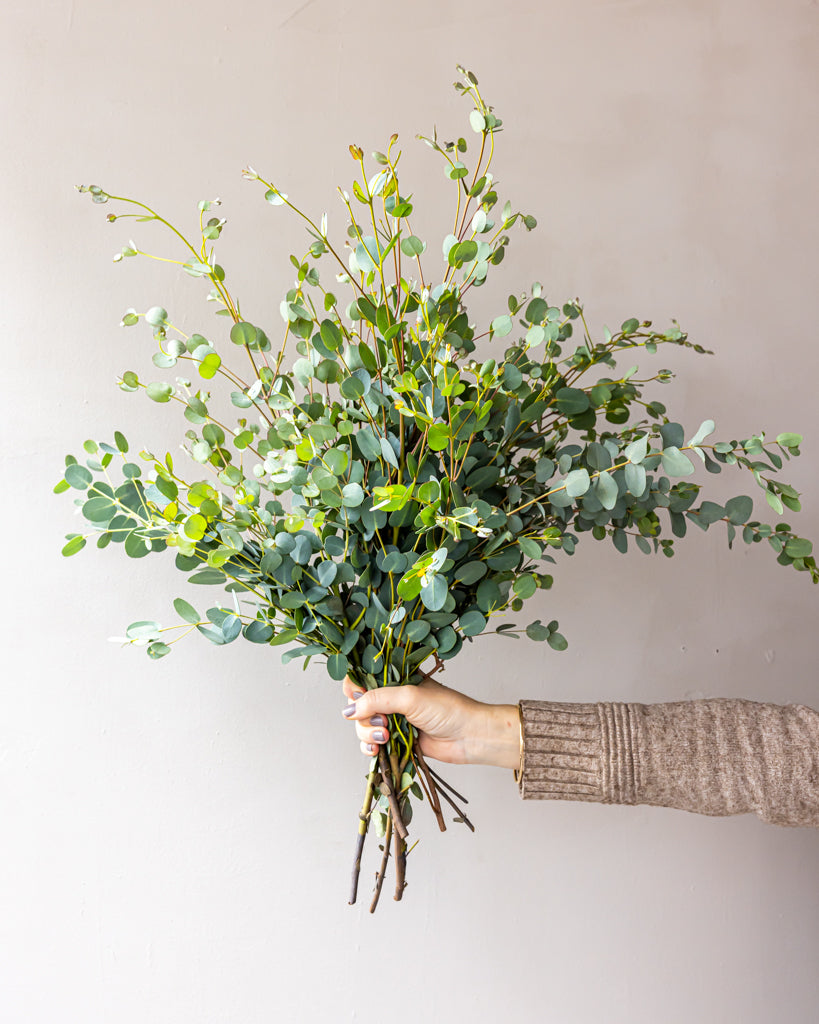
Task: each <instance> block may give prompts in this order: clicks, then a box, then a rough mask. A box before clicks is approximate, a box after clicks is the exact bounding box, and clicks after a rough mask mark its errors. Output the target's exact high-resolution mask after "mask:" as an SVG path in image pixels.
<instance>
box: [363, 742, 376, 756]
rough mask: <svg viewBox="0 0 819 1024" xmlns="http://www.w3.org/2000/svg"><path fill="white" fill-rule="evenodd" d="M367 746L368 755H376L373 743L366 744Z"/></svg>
mask: <svg viewBox="0 0 819 1024" xmlns="http://www.w3.org/2000/svg"><path fill="white" fill-rule="evenodd" d="M365 746H366V748H367V753H368V754H374V753H375V747H374V746H373V745H372V743H366V744H365Z"/></svg>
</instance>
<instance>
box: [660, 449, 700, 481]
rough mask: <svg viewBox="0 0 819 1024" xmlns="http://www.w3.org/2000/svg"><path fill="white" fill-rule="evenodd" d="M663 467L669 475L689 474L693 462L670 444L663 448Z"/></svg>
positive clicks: (691, 471)
mask: <svg viewBox="0 0 819 1024" xmlns="http://www.w3.org/2000/svg"><path fill="white" fill-rule="evenodd" d="M662 459H663V469H664V470H665V471H666V473H668V475H669V476H690V475H691V473H693V472H694V464H693V463H692V461H691V459H689V458H688V456H687V455H685V454H684V453H683V452H681V451H680V449H679V448H677V447H675V446H674V445H671V446H670V447H669V448H664V449H663V455H662Z"/></svg>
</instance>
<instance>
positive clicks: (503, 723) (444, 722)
mask: <svg viewBox="0 0 819 1024" xmlns="http://www.w3.org/2000/svg"><path fill="white" fill-rule="evenodd" d="M343 687H344V694H345V696H346V697H347V698H348V699H349V700H350V701H351V703H350V704H349V705H348V706H347V707H346V708H344V710H343V711H342V714H343V715H344V717H345V718H349V719H350V720H351V721H353V722H355V724H356V734H357V735H358V738H359V740H360V741H361V750H362V752H363V753H365V754H367V755H368V756H370V757H371V756H373V755H374V754H377V753H378V748H379V746H380V745H381V744H382V743H386V742H387V740H388V738H389V718H388V717H387V716H388V715H393V714H401V715H404V716H405V717H406V719H407V721H409V722H411V723H412V725H414V726H415V728H416V729H417V730H418V741H419V744H420V747H421V753H422V754H423V755H424V757H433V758H436V759H437V760H439V761H446V762H448V763H449V764H492V765H497V766H498V767H501V768H517V767H518V764H519V761H520V717H519V711H518V708H517V705H515V704H483V703H481V702H480V701H477V700H472V698H471V697H467V696H465V694H463V693H458V691H457V690H450V689H449V687H447V686H442V685H441V683H436V682H434V681H433V680H432V679H430V678H428V677H427V678H425V679H424V680H423V681H422V682H421V683H419V684H418V685H417V686H412V685H404V686H385V687H379V688H378V689H375V690H369V691H364V690H362V689H361V687H360V686H357V685H355V684H354V683H353V682H352V681H351V680H350V679H349V678H347V679H345V680H344V684H343Z"/></svg>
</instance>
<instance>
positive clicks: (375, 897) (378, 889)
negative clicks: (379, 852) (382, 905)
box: [370, 815, 392, 914]
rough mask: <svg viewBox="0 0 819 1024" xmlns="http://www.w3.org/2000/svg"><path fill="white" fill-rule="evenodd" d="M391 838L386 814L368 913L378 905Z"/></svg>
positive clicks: (388, 818) (390, 822) (389, 818)
mask: <svg viewBox="0 0 819 1024" xmlns="http://www.w3.org/2000/svg"><path fill="white" fill-rule="evenodd" d="M391 838H392V817H391V816H389V815H388V816H387V828H386V831H385V832H384V856H383V857H382V858H381V867H380V868H379V869H378V874H377V875H376V876H375V890H374V891H373V901H372V903H371V904H370V913H371V914H374V913H375V908H376V907H377V906H378V897H379V896H380V895H381V886H382V885H383V884H384V875H385V874H386V872H387V861H388V860H389V859H390V839H391Z"/></svg>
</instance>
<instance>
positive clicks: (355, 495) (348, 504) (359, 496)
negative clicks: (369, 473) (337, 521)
mask: <svg viewBox="0 0 819 1024" xmlns="http://www.w3.org/2000/svg"><path fill="white" fill-rule="evenodd" d="M363 500H364V490H363V488H362V486H361V484H347V485H346V486H345V487H342V489H341V504H342V505H343V506H344V507H345V508H357V507H358V506H359V505H360V504H361V502H362V501H363Z"/></svg>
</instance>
